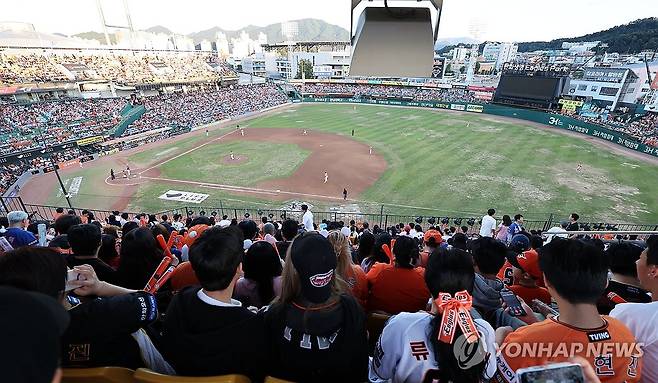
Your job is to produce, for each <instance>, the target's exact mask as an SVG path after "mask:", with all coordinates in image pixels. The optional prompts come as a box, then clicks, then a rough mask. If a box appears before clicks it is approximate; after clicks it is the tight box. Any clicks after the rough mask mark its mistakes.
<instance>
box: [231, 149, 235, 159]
mask: <svg viewBox="0 0 658 383" xmlns="http://www.w3.org/2000/svg"><path fill="white" fill-rule="evenodd" d="M233 160H235V155H233V151H232V150H231V161H233Z"/></svg>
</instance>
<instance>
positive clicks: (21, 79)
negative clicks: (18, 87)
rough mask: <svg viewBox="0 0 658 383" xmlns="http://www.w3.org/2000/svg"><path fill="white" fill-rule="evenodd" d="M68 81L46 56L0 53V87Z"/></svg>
mask: <svg viewBox="0 0 658 383" xmlns="http://www.w3.org/2000/svg"><path fill="white" fill-rule="evenodd" d="M57 81H68V78H67V77H66V76H65V75H64V73H62V72H61V71H60V70H59V69H57V67H56V66H55V64H53V63H52V62H50V60H48V58H47V57H46V56H44V55H40V54H36V53H30V54H7V53H0V85H3V84H5V85H13V84H23V83H43V82H57Z"/></svg>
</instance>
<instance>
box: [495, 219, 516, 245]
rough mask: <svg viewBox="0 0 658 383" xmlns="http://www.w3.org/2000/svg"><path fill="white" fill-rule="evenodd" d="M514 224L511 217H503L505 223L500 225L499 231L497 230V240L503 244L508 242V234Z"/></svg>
mask: <svg viewBox="0 0 658 383" xmlns="http://www.w3.org/2000/svg"><path fill="white" fill-rule="evenodd" d="M511 224H512V218H510V216H509V215H507V214H505V215H504V216H503V222H501V223H500V225H498V230H496V239H497V240H499V241H501V242H507V232H508V230H509V227H510V225H511Z"/></svg>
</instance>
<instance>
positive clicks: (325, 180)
mask: <svg viewBox="0 0 658 383" xmlns="http://www.w3.org/2000/svg"><path fill="white" fill-rule="evenodd" d="M327 181H329V174H327V172H324V183H327Z"/></svg>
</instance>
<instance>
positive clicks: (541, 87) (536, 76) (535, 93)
mask: <svg viewBox="0 0 658 383" xmlns="http://www.w3.org/2000/svg"><path fill="white" fill-rule="evenodd" d="M570 72H571V66H569V65H550V64H538V65H535V64H515V63H505V64H504V65H503V69H502V74H501V77H500V82H499V83H498V87H497V88H496V94H495V95H494V102H496V103H502V104H512V105H517V106H529V107H533V108H542V109H550V108H554V107H557V105H558V101H559V98H560V95H561V94H562V91H563V89H564V88H565V86H568V82H569V73H570Z"/></svg>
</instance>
